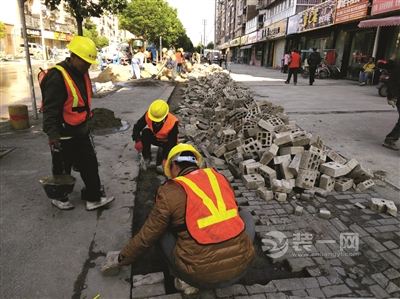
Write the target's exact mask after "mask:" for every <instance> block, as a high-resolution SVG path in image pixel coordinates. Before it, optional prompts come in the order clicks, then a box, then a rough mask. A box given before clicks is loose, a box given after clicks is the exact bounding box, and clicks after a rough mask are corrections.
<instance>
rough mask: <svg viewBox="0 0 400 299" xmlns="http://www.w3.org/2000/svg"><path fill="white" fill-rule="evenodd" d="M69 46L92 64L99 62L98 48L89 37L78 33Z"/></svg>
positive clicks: (73, 51)
mask: <svg viewBox="0 0 400 299" xmlns="http://www.w3.org/2000/svg"><path fill="white" fill-rule="evenodd" d="M67 48H68V49H69V50H70V51H71V52H72V53H74V54H75V55H77V56H79V57H80V58H82V59H83V60H85V61H86V62H89V63H90V64H97V60H96V59H97V49H96V45H95V43H94V42H93V41H92V40H91V39H90V38H88V37H85V36H79V35H76V36H74V37H73V38H72V40H71V42H70V43H69V44H68V46H67Z"/></svg>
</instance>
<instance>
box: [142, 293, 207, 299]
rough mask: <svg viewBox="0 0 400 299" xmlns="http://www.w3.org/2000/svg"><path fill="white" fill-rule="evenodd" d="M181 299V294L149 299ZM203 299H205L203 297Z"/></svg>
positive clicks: (150, 298)
mask: <svg viewBox="0 0 400 299" xmlns="http://www.w3.org/2000/svg"><path fill="white" fill-rule="evenodd" d="M156 298H157V299H181V298H182V295H181V293H175V294H170V295H161V296H155V297H149V299H156ZM202 298H204V297H203V296H202Z"/></svg>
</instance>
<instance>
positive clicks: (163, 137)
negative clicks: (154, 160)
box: [145, 112, 178, 142]
mask: <svg viewBox="0 0 400 299" xmlns="http://www.w3.org/2000/svg"><path fill="white" fill-rule="evenodd" d="M148 113H149V112H146V117H145V118H146V124H147V126H148V127H149V129H150V130H151V131H152V132H153V134H154V136H156V138H157V140H158V141H164V142H166V141H167V140H168V134H169V132H171V130H172V128H173V127H174V126H175V123H177V122H178V119H177V118H176V117H175V115H173V114H171V113H168V115H167V119H166V120H165V123H164V124H163V126H162V128H161V130H160V131H158V132H157V133H154V130H153V121H152V120H151V119H150V118H149V116H148Z"/></svg>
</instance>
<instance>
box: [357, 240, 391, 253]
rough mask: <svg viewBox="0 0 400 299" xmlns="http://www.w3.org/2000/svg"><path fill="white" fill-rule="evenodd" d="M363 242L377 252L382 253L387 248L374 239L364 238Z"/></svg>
mask: <svg viewBox="0 0 400 299" xmlns="http://www.w3.org/2000/svg"><path fill="white" fill-rule="evenodd" d="M362 240H363V241H364V242H365V243H367V244H368V246H369V247H371V248H372V249H373V250H375V251H376V252H382V251H385V250H386V248H385V247H384V246H383V245H382V244H381V243H380V242H378V241H377V240H376V239H374V238H373V237H364V238H362Z"/></svg>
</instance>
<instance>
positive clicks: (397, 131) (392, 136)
mask: <svg viewBox="0 0 400 299" xmlns="http://www.w3.org/2000/svg"><path fill="white" fill-rule="evenodd" d="M396 107H397V112H398V113H399V119H398V120H397V123H396V124H395V126H394V128H393V130H392V131H391V132H390V133H389V134H387V135H386V139H388V140H393V141H397V140H399V138H400V99H398V100H397V102H396Z"/></svg>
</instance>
